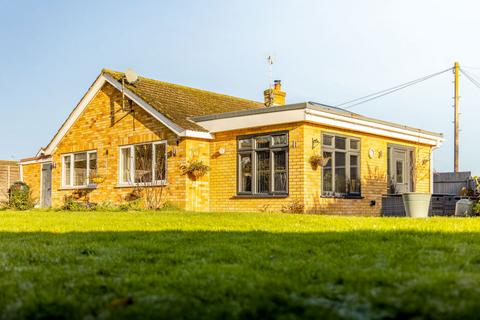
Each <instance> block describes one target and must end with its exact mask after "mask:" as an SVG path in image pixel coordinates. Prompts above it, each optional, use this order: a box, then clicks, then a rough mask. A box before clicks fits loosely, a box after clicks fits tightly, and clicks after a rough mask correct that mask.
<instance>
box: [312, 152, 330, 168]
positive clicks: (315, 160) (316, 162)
mask: <svg viewBox="0 0 480 320" xmlns="http://www.w3.org/2000/svg"><path fill="white" fill-rule="evenodd" d="M328 161H330V157H324V156H320V155H313V156H311V157H310V165H311V166H312V168H314V169H317V168H318V167H325V166H326V165H327V164H328Z"/></svg>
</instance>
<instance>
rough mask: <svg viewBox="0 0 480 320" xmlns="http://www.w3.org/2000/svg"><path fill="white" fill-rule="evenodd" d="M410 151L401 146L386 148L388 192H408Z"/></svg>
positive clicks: (409, 189) (409, 188)
mask: <svg viewBox="0 0 480 320" xmlns="http://www.w3.org/2000/svg"><path fill="white" fill-rule="evenodd" d="M411 153H412V151H411V150H410V149H408V148H402V147H401V146H391V147H389V148H388V160H387V161H388V178H389V181H388V182H389V189H390V190H389V193H404V192H410V191H411V187H410V182H411V179H412V178H411V167H410V161H411V160H410V157H411V156H412V155H411Z"/></svg>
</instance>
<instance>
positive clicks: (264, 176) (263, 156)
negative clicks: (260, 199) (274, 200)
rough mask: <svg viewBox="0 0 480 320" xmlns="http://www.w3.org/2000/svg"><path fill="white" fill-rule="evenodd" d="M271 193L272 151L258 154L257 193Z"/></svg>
mask: <svg viewBox="0 0 480 320" xmlns="http://www.w3.org/2000/svg"><path fill="white" fill-rule="evenodd" d="M269 191H270V151H258V152H257V192H258V193H268V192H269Z"/></svg>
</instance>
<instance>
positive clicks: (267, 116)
mask: <svg viewBox="0 0 480 320" xmlns="http://www.w3.org/2000/svg"><path fill="white" fill-rule="evenodd" d="M299 121H305V110H303V109H296V110H285V111H279V112H272V113H260V114H251V115H244V116H238V117H232V118H224V119H213V120H207V121H198V122H196V123H197V124H199V125H201V126H202V127H204V128H205V129H207V130H208V131H209V132H222V131H231V130H238V129H246V128H255V127H263V126H269V125H275V124H283V123H291V122H299Z"/></svg>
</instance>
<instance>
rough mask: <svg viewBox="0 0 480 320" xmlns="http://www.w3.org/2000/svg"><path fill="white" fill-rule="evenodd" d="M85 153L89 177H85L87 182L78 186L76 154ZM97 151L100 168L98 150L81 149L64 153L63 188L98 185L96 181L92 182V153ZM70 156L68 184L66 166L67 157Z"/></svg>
mask: <svg viewBox="0 0 480 320" xmlns="http://www.w3.org/2000/svg"><path fill="white" fill-rule="evenodd" d="M82 153H85V154H86V155H87V177H86V179H85V184H82V185H79V186H76V185H74V183H73V182H74V181H73V180H74V179H73V178H74V176H75V175H74V168H75V161H74V159H75V155H76V154H82ZM93 153H95V154H96V155H97V170H98V152H97V150H89V151H79V152H71V153H65V154H62V188H72V189H82V188H95V187H96V186H97V185H96V184H95V183H91V181H90V155H91V154H93ZM66 157H70V184H66V175H65V171H66V166H65V158H66Z"/></svg>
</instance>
